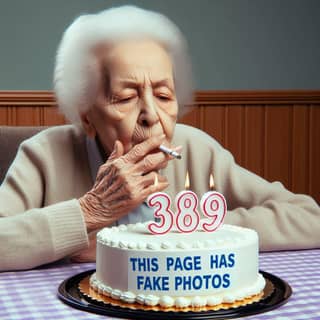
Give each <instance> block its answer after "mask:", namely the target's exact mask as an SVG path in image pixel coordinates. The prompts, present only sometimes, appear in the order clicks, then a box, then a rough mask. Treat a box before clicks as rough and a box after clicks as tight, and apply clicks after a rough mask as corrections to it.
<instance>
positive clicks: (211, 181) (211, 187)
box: [209, 173, 214, 191]
mask: <svg viewBox="0 0 320 320" xmlns="http://www.w3.org/2000/svg"><path fill="white" fill-rule="evenodd" d="M209 187H210V190H211V191H213V190H214V180H213V174H212V173H211V174H210V182H209Z"/></svg>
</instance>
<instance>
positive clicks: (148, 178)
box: [139, 171, 167, 189]
mask: <svg viewBox="0 0 320 320" xmlns="http://www.w3.org/2000/svg"><path fill="white" fill-rule="evenodd" d="M156 180H157V183H159V182H160V183H162V182H167V178H166V177H164V176H161V175H160V174H158V173H157V172H154V171H152V172H149V173H148V174H146V175H144V176H143V177H142V179H141V181H140V183H139V185H140V186H141V188H142V189H144V188H146V187H149V186H151V185H153V184H155V181H156Z"/></svg>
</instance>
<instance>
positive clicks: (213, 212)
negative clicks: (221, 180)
mask: <svg viewBox="0 0 320 320" xmlns="http://www.w3.org/2000/svg"><path fill="white" fill-rule="evenodd" d="M210 190H211V191H208V192H206V193H205V194H204V195H203V196H202V198H201V201H200V206H201V208H202V213H203V215H204V216H205V217H207V218H208V219H203V220H202V228H203V229H204V230H205V231H207V232H212V231H215V230H216V229H217V228H219V226H220V225H221V224H222V222H223V220H224V217H225V215H226V212H227V202H226V199H225V198H224V196H223V195H222V194H221V193H219V192H217V191H213V190H214V181H213V176H212V174H211V175H210Z"/></svg>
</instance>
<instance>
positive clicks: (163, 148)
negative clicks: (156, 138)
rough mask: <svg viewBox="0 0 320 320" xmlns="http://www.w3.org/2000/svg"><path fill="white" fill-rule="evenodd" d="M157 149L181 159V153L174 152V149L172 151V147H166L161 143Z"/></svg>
mask: <svg viewBox="0 0 320 320" xmlns="http://www.w3.org/2000/svg"><path fill="white" fill-rule="evenodd" d="M159 149H160V150H161V151H162V152H164V153H166V154H169V155H170V156H172V157H175V158H176V159H181V154H179V153H178V152H176V151H174V150H172V149H169V148H167V147H165V146H163V145H161V146H160V147H159Z"/></svg>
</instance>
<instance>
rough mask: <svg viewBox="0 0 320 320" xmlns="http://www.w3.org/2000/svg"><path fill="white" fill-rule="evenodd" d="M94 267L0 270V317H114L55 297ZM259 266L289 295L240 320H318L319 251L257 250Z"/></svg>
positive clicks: (61, 265)
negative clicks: (285, 284)
mask: <svg viewBox="0 0 320 320" xmlns="http://www.w3.org/2000/svg"><path fill="white" fill-rule="evenodd" d="M0 258H1V257H0ZM94 268H95V264H94V263H82V264H74V263H73V264H71V263H66V262H64V263H63V262H58V263H54V264H51V265H47V266H43V267H40V268H37V269H34V270H29V271H18V272H3V273H0V319H1V320H5V319H8V320H15V319H19V320H20V319H28V320H31V319H48V320H50V319H78V320H82V319H116V318H112V317H104V316H100V315H95V314H92V313H87V312H84V311H80V310H77V309H74V308H72V307H70V306H69V305H66V304H64V303H63V302H62V301H60V300H59V299H58V298H57V288H58V286H59V284H60V283H61V282H62V281H63V280H65V279H66V278H69V277H70V276H73V275H75V274H78V273H80V272H83V271H86V270H90V269H94ZM260 269H261V270H264V271H267V272H269V273H272V274H274V275H276V276H278V277H280V278H282V279H283V280H286V281H287V282H288V283H289V284H290V285H291V287H292V289H293V295H292V296H291V298H290V299H289V301H288V302H287V304H285V305H283V306H281V307H280V308H278V309H275V310H272V311H269V312H267V313H264V314H258V315H254V316H250V317H246V318H241V319H261V320H267V319H270V320H271V319H272V320H275V319H279V320H281V319H283V320H284V319H290V320H293V319H296V320H298V319H299V320H301V319H308V320H310V319H320V250H301V251H282V252H270V253H261V254H260Z"/></svg>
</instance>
